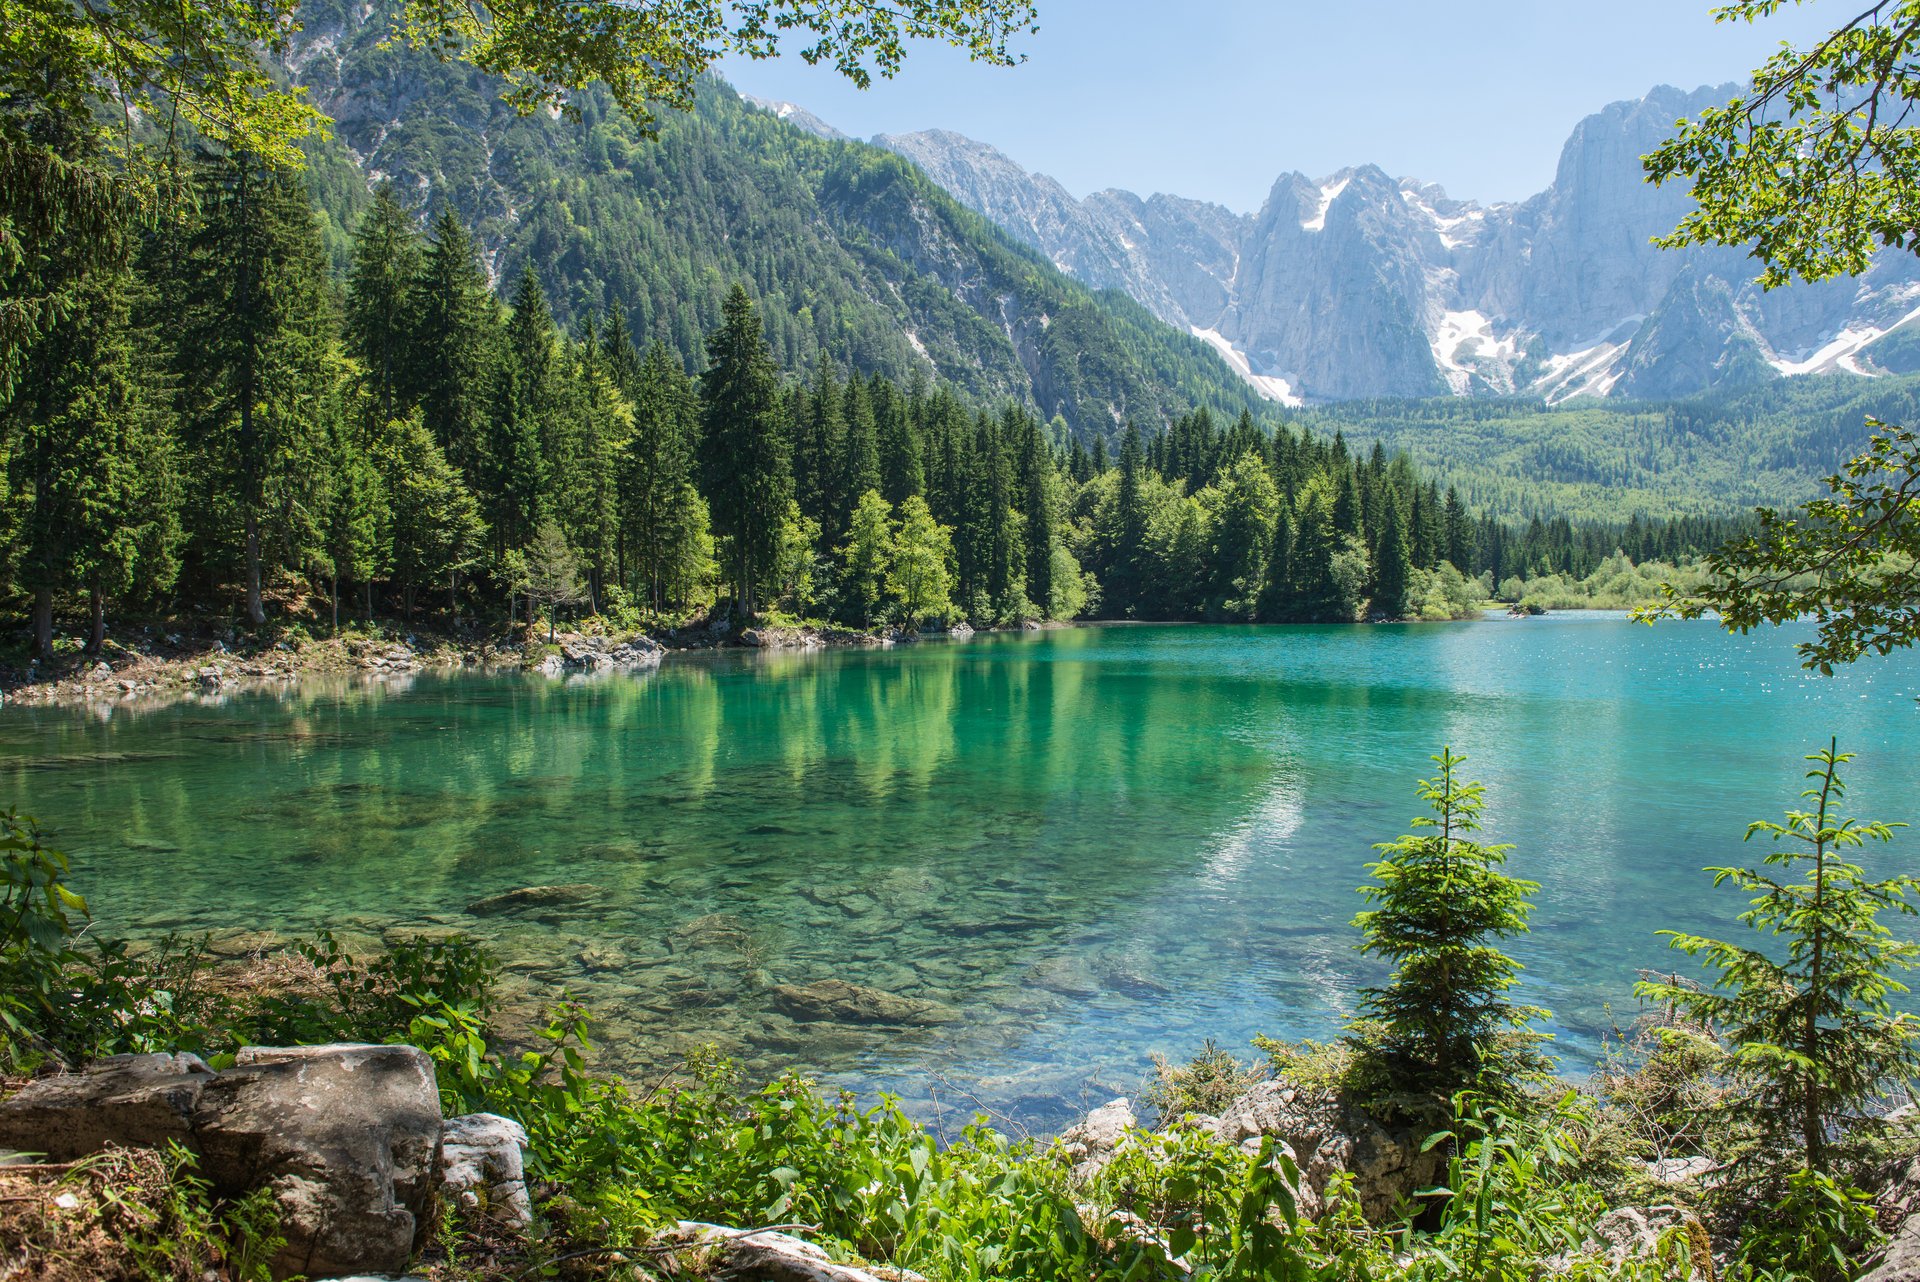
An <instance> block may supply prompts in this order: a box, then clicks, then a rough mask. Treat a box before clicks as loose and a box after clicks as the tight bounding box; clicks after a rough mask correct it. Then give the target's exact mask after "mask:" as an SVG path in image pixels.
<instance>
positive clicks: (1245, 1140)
mask: <svg viewBox="0 0 1920 1282" xmlns="http://www.w3.org/2000/svg"><path fill="white" fill-rule="evenodd" d="M1214 1134H1215V1135H1217V1136H1219V1138H1221V1139H1222V1140H1225V1141H1226V1142H1227V1143H1229V1144H1239V1145H1240V1146H1241V1147H1242V1148H1244V1149H1247V1150H1248V1151H1253V1150H1255V1149H1257V1148H1258V1147H1259V1144H1260V1141H1261V1139H1262V1138H1263V1137H1265V1136H1272V1137H1273V1138H1274V1139H1275V1140H1277V1141H1279V1142H1280V1143H1281V1144H1283V1145H1284V1146H1285V1147H1286V1148H1287V1149H1288V1150H1289V1151H1290V1152H1291V1154H1292V1156H1293V1159H1294V1161H1295V1162H1296V1163H1297V1164H1298V1165H1299V1168H1300V1179H1301V1190H1300V1192H1301V1202H1302V1209H1303V1210H1305V1211H1307V1213H1309V1214H1317V1213H1318V1212H1319V1210H1320V1208H1321V1199H1322V1197H1323V1196H1324V1194H1325V1192H1326V1188H1327V1184H1328V1182H1329V1181H1330V1180H1332V1178H1333V1177H1334V1176H1335V1175H1336V1174H1338V1173H1339V1172H1341V1171H1347V1172H1350V1173H1351V1174H1352V1176H1353V1190H1354V1193H1355V1195H1356V1196H1357V1197H1358V1198H1359V1199H1360V1206H1361V1209H1362V1210H1363V1211H1364V1212H1365V1213H1366V1215H1367V1218H1369V1219H1372V1220H1381V1219H1384V1218H1386V1217H1388V1216H1389V1215H1391V1214H1392V1213H1393V1210H1394V1208H1395V1205H1396V1204H1397V1203H1398V1202H1399V1201H1400V1200H1401V1199H1403V1198H1408V1197H1411V1196H1412V1195H1413V1193H1414V1192H1415V1191H1416V1190H1418V1189H1420V1188H1424V1187H1426V1186H1427V1185H1428V1184H1430V1183H1432V1181H1433V1179H1434V1178H1435V1177H1436V1176H1437V1174H1438V1173H1439V1169H1440V1157H1439V1154H1438V1152H1427V1153H1423V1152H1421V1151H1420V1139H1419V1137H1416V1136H1415V1135H1414V1134H1412V1133H1411V1132H1404V1131H1403V1132H1389V1131H1387V1130H1386V1129H1385V1128H1383V1127H1382V1126H1380V1125H1379V1123H1377V1122H1375V1121H1374V1120H1373V1119H1372V1118H1370V1117H1368V1116H1367V1115H1366V1114H1365V1113H1364V1112H1362V1111H1361V1110H1360V1109H1358V1108H1355V1107H1354V1106H1352V1105H1351V1104H1349V1103H1348V1102H1347V1101H1346V1100H1344V1099H1342V1098H1341V1096H1340V1095H1339V1093H1338V1092H1336V1091H1332V1090H1325V1089H1315V1088H1308V1087H1304V1086H1299V1085H1296V1084H1295V1083H1293V1082H1291V1081H1289V1080H1287V1079H1286V1078H1284V1077H1280V1078H1274V1079H1272V1080H1270V1081H1265V1082H1260V1083H1257V1084H1256V1085H1255V1086H1254V1087H1253V1088H1252V1089H1251V1090H1249V1091H1248V1092H1247V1093H1246V1094H1245V1095H1242V1096H1241V1097H1240V1098H1239V1099H1237V1100H1235V1101H1234V1102H1233V1103H1232V1104H1230V1105H1228V1106H1227V1108H1226V1110H1225V1111H1224V1112H1222V1113H1221V1114H1220V1119H1219V1121H1217V1122H1216V1123H1215V1124H1214Z"/></svg>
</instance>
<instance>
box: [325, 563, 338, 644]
mask: <svg viewBox="0 0 1920 1282" xmlns="http://www.w3.org/2000/svg"><path fill="white" fill-rule="evenodd" d="M332 582H333V586H332V587H330V588H328V589H327V596H328V597H329V598H330V599H331V600H332V601H333V635H334V636H336V637H337V636H339V635H340V572H339V571H338V570H336V571H334V574H333V580H332Z"/></svg>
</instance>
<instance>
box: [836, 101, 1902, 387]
mask: <svg viewBox="0 0 1920 1282" xmlns="http://www.w3.org/2000/svg"><path fill="white" fill-rule="evenodd" d="M1737 91H1738V87H1737V86H1731V85H1728V86H1719V87H1711V88H1704V89H1699V90H1695V91H1693V92H1691V93H1687V92H1682V91H1680V90H1677V89H1673V88H1670V87H1666V86H1662V87H1660V88H1657V89H1655V90H1653V91H1652V92H1651V93H1649V94H1648V95H1647V96H1646V97H1644V98H1641V99H1637V100H1635V101H1631V102H1620V103H1614V104H1612V105H1610V106H1608V107H1605V108H1603V109H1602V110H1600V111H1598V112H1596V113H1594V114H1593V115H1592V116H1589V117H1587V118H1586V119H1585V120H1583V121H1581V122H1580V123H1579V124H1578V125H1577V126H1576V127H1575V128H1574V130H1573V133H1572V134H1571V136H1570V137H1569V138H1568V140H1567V143H1566V146H1565V147H1564V148H1563V149H1562V152H1561V156H1560V162H1559V165H1558V168H1557V170H1556V172H1555V176H1554V181H1553V183H1552V184H1551V185H1550V186H1549V187H1548V188H1547V189H1546V190H1545V191H1543V192H1541V193H1539V194H1538V195H1536V196H1533V197H1532V198H1530V199H1528V200H1525V201H1521V202H1518V203H1512V204H1494V205H1481V204H1477V203H1475V202H1472V201H1466V200H1458V199H1455V198H1452V197H1450V196H1448V194H1447V193H1446V192H1445V191H1444V190H1443V189H1442V188H1440V187H1439V186H1437V185H1434V184H1430V183H1421V182H1419V181H1416V180H1414V179H1408V178H1402V179H1397V180H1396V179H1392V178H1389V177H1388V176H1387V175H1386V174H1385V173H1383V172H1382V171H1381V170H1380V169H1379V168H1377V167H1376V166H1371V165H1363V166H1359V167H1357V168H1351V169H1343V170H1341V171H1339V172H1338V173H1335V174H1332V175H1329V176H1327V177H1324V178H1320V179H1313V178H1309V177H1307V176H1305V175H1302V174H1285V175H1282V176H1281V177H1280V178H1279V179H1278V180H1277V181H1276V182H1275V183H1274V185H1273V188H1272V190H1271V191H1270V192H1269V194H1268V196H1267V200H1266V203H1265V204H1264V205H1263V206H1262V207H1261V209H1259V210H1258V211H1256V212H1254V213H1252V214H1236V213H1234V212H1232V211H1230V210H1226V209H1223V208H1221V207H1220V206H1217V205H1211V204H1207V203H1205V202H1201V201H1194V200H1188V199H1185V198H1182V197H1178V196H1167V195H1155V196H1152V197H1148V198H1146V199H1142V198H1141V197H1139V196H1136V195H1134V194H1132V193H1131V192H1125V191H1104V192H1097V193H1095V194H1094V195H1091V196H1088V197H1087V198H1086V199H1084V200H1076V199H1075V198H1074V197H1073V196H1072V194H1071V193H1069V192H1068V191H1067V190H1066V189H1065V188H1064V187H1062V186H1061V185H1060V184H1059V183H1057V182H1055V181H1054V180H1053V179H1051V178H1048V177H1046V176H1044V175H1036V174H1032V173H1029V172H1028V171H1027V170H1025V169H1024V168H1022V167H1021V166H1020V165H1018V164H1017V163H1016V162H1014V161H1013V160H1011V159H1009V158H1008V157H1007V156H1005V155H1003V154H1002V153H1000V152H999V151H997V150H995V149H994V148H992V147H990V146H988V145H986V144H984V143H980V142H976V141H974V140H972V139H968V138H964V137H962V136H961V135H958V134H953V133H948V132H945V131H933V132H929V133H920V134H906V135H897V136H883V137H880V138H876V139H875V140H874V141H875V142H876V143H877V144H879V145H880V146H883V147H887V148H889V149H891V150H893V151H895V152H898V153H900V154H901V155H904V156H906V157H907V158H909V159H911V160H913V161H914V162H915V163H917V164H919V165H920V166H921V167H922V168H923V169H925V170H926V171H927V173H928V174H929V175H930V176H931V177H932V178H933V179H934V180H935V181H936V182H938V183H940V184H941V185H942V186H944V187H946V188H947V190H948V191H950V192H952V193H953V194H954V196H955V197H957V198H958V199H959V200H960V201H961V203H963V204H966V205H968V206H969V207H971V208H973V209H974V210H975V211H977V212H979V213H981V214H983V215H985V216H986V217H987V218H989V219H991V220H992V221H994V222H996V223H998V224H999V225H1000V226H1001V227H1002V228H1004V229H1005V230H1006V231H1007V232H1008V233H1010V234H1011V235H1013V236H1014V237H1016V238H1017V239H1020V240H1022V241H1025V242H1026V243H1028V244H1030V245H1032V246H1034V247H1035V248H1036V249H1038V250H1040V251H1041V252H1042V253H1044V254H1045V255H1047V256H1048V257H1049V258H1051V259H1052V260H1053V261H1054V262H1055V263H1056V264H1057V265H1058V266H1059V267H1060V268H1061V269H1062V270H1063V271H1066V272H1069V273H1070V274H1072V275H1075V276H1078V277H1079V278H1080V279H1082V280H1083V281H1085V282H1086V283H1088V284H1089V285H1093V286H1095V287H1097V288H1117V289H1122V290H1125V291H1126V292H1127V293H1129V294H1131V295H1132V296H1133V297H1134V298H1135V299H1137V300H1138V301H1139V302H1140V303H1141V304H1143V305H1144V306H1146V307H1147V308H1148V309H1149V310H1151V311H1153V312H1154V313H1155V314H1156V315H1158V316H1159V317H1160V318H1161V319H1163V320H1165V321H1167V322H1169V323H1170V324H1173V325H1176V326H1178V327H1180V328H1181V329H1183V330H1185V331H1187V332H1189V333H1192V334H1194V335H1196V336H1197V337H1200V338H1201V339H1203V340H1204V341H1206V342H1208V343H1209V344H1211V345H1212V346H1214V347H1215V348H1216V349H1217V350H1219V351H1220V353H1221V354H1222V356H1223V357H1225V358H1226V359H1227V361H1228V362H1229V363H1230V364H1232V365H1233V366H1234V368H1235V369H1236V370H1238V371H1239V372H1240V374H1241V377H1242V378H1244V379H1245V380H1246V381H1247V382H1248V383H1249V384H1251V385H1252V386H1254V387H1255V388H1256V389H1258V390H1259V391H1260V393H1261V394H1262V395H1263V396H1267V397H1269V398H1271V399H1275V400H1281V401H1284V402H1286V403H1289V404H1291V403H1295V402H1298V401H1302V400H1305V401H1330V400H1344V399H1353V398H1362V397H1375V396H1425V395H1435V394H1445V393H1448V392H1451V393H1452V394H1454V395H1459V396H1473V395H1513V394H1523V395H1533V396H1540V397H1544V398H1545V399H1547V400H1550V401H1556V402H1557V401H1561V400H1566V399H1570V398H1572V397H1576V396H1608V395H1619V396H1656V395H1658V396H1680V395H1687V394H1690V393H1692V392H1697V391H1702V390H1705V389H1707V388H1709V387H1720V386H1728V385H1735V384H1742V383H1749V382H1754V381H1760V380H1765V379H1769V378H1775V377H1780V376H1786V375H1797V374H1804V373H1828V372H1843V373H1851V374H1858V375H1860V376H1863V377H1871V376H1873V375H1874V374H1876V373H1878V372H1882V371H1883V370H1885V369H1888V368H1890V367H1893V366H1895V365H1898V366H1899V367H1900V368H1902V369H1904V368H1906V367H1907V365H1908V364H1910V363H1913V362H1916V361H1920V327H1916V328H1915V329H1913V330H1910V331H1906V332H1904V333H1902V334H1901V335H1898V336H1894V331H1895V330H1896V329H1898V328H1899V327H1900V326H1901V325H1902V324H1904V323H1905V322H1907V321H1910V320H1920V315H1916V311H1917V310H1920V262H1917V261H1916V260H1915V259H1914V258H1911V257H1904V256H1893V255H1883V256H1882V258H1881V260H1880V261H1878V262H1876V263H1875V264H1874V266H1873V268H1872V270H1871V271H1869V272H1868V273H1867V275H1865V276H1863V277H1862V278H1860V279H1859V280H1858V281H1839V282H1826V283H1823V284H1820V285H1815V286H1806V285H1796V286H1792V287H1789V288H1785V289H1780V290H1774V291H1771V292H1763V291H1761V290H1760V289H1758V287H1757V286H1755V285H1754V284H1753V283H1752V280H1751V278H1752V277H1753V275H1754V274H1755V272H1754V268H1753V265H1752V263H1751V262H1750V261H1749V260H1748V259H1747V258H1746V257H1745V255H1744V254H1743V253H1741V252H1740V251H1737V250H1728V249H1696V250H1687V251H1667V250H1661V249H1658V248H1656V247H1655V246H1654V245H1653V243H1652V241H1653V238H1654V237H1655V236H1657V235H1659V234H1661V233H1663V232H1665V231H1668V230H1670V229H1671V228H1672V227H1673V226H1674V224H1675V223H1676V222H1678V221H1679V219H1680V217H1681V216H1682V215H1683V214H1684V213H1685V212H1686V210H1687V209H1688V207H1689V202H1688V198H1687V196H1686V194H1685V192H1684V191H1682V190H1680V189H1678V188H1676V187H1674V186H1671V185H1670V186H1668V187H1664V188H1661V187H1653V186H1651V185H1649V184H1647V183H1646V182H1645V181H1644V174H1643V172H1642V170H1641V167H1640V157H1641V156H1643V155H1645V154H1646V153H1647V152H1649V151H1651V150H1653V149H1654V147H1656V146H1658V145H1659V143H1660V142H1661V141H1662V140H1663V139H1664V138H1666V137H1667V136H1668V135H1669V134H1670V132H1671V130H1672V128H1673V122H1674V121H1675V120H1676V119H1679V118H1683V117H1686V116H1689V115H1691V114H1693V113H1695V112H1697V111H1699V110H1700V109H1701V108H1702V107H1704V106H1707V105H1709V104H1713V103H1721V102H1725V101H1727V100H1728V99H1729V98H1730V97H1732V96H1733V95H1734V94H1735V93H1736V92H1737ZM1876 344H1879V345H1880V347H1881V349H1882V355H1881V356H1880V357H1879V358H1876V355H1875V352H1874V350H1873V349H1874V347H1875V345H1876ZM1896 347H1897V349H1898V352H1897V354H1895V348H1896ZM1909 350H1911V351H1913V352H1914V353H1915V354H1914V355H1913V356H1911V357H1909V356H1908V355H1906V353H1907V352H1908V351H1909Z"/></svg>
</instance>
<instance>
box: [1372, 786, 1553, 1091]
mask: <svg viewBox="0 0 1920 1282" xmlns="http://www.w3.org/2000/svg"><path fill="white" fill-rule="evenodd" d="M1433 760H1434V762H1435V763H1436V764H1437V765H1438V766H1439V767H1440V773H1439V774H1438V775H1436V776H1435V777H1433V778H1431V779H1423V780H1421V781H1420V785H1419V794H1420V797H1421V798H1422V799H1423V800H1424V801H1426V802H1427V804H1428V805H1429V806H1430V807H1431V808H1432V810H1433V814H1434V817H1431V818H1429V817H1426V816H1422V817H1419V818H1416V819H1415V820H1414V821H1413V825H1414V827H1415V829H1416V830H1417V831H1415V832H1414V833H1412V834H1409V835H1408V836H1405V837H1402V838H1400V839H1399V840H1397V841H1391V842H1383V843H1381V844H1380V845H1378V846H1376V847H1375V849H1377V850H1379V851H1381V852H1382V855H1383V858H1381V859H1379V860H1376V861H1375V862H1373V863H1370V864H1368V865H1367V871H1368V872H1369V873H1370V874H1371V875H1372V876H1373V878H1374V883H1373V884H1371V885H1368V886H1365V887H1362V889H1361V892H1360V893H1361V894H1362V895H1364V896H1365V897H1366V898H1367V899H1368V900H1369V901H1370V902H1372V903H1374V904H1376V905H1378V906H1377V907H1375V908H1371V909H1368V910H1366V911H1364V912H1362V913H1360V914H1359V915H1358V916H1356V917H1355V918H1354V925H1355V926H1356V927H1358V928H1359V929H1360V931H1361V933H1362V935H1363V936H1364V942H1363V943H1362V944H1361V950H1362V951H1363V952H1367V953H1371V954H1375V955H1377V956H1381V957H1384V958H1386V959H1387V960H1388V961H1390V962H1391V963H1393V966H1394V971H1393V974H1392V977H1391V978H1390V979H1389V980H1388V982H1387V984H1386V986H1385V987H1383V988H1370V989H1367V990H1365V991H1364V992H1363V993H1362V994H1361V1016H1362V1019H1363V1020H1364V1021H1367V1022H1369V1023H1370V1024H1373V1025H1376V1026H1377V1035H1375V1036H1369V1037H1366V1038H1357V1039H1356V1040H1355V1050H1356V1054H1357V1056H1358V1060H1359V1062H1358V1063H1357V1064H1356V1066H1355V1074H1356V1078H1357V1080H1358V1082H1359V1084H1360V1087H1361V1091H1362V1094H1363V1096H1366V1097H1371V1098H1372V1099H1373V1100H1374V1101H1376V1102H1377V1104H1378V1106H1379V1107H1381V1108H1383V1109H1384V1110H1386V1111H1388V1112H1394V1113H1405V1114H1408V1115H1410V1116H1412V1117H1416V1118H1419V1117H1423V1116H1429V1115H1431V1114H1432V1113H1433V1112H1434V1111H1435V1110H1436V1109H1437V1108H1441V1107H1444V1105H1445V1103H1446V1101H1448V1100H1450V1099H1452V1098H1453V1097H1454V1096H1455V1095H1457V1094H1459V1093H1460V1092H1462V1091H1472V1092H1474V1093H1476V1094H1479V1095H1483V1096H1487V1097H1490V1098H1494V1099H1501V1098H1510V1097H1511V1096H1512V1095H1513V1093H1514V1092H1515V1091H1516V1090H1517V1088H1518V1087H1519V1085H1520V1084H1521V1083H1522V1082H1524V1081H1526V1080H1527V1079H1529V1078H1531V1077H1534V1076H1537V1075H1538V1074H1540V1073H1541V1072H1542V1071H1543V1069H1544V1063H1543V1061H1542V1059H1541V1057H1540V1055H1539V1053H1538V1051H1537V1050H1536V1049H1535V1047H1536V1043H1537V1041H1538V1040H1539V1038H1538V1035H1537V1034H1534V1033H1532V1032H1530V1031H1529V1028H1528V1025H1529V1023H1530V1022H1531V1021H1532V1020H1533V1019H1534V1018H1536V1017H1538V1016H1540V1015H1542V1014H1544V1012H1542V1011H1540V1010H1538V1009H1536V1008H1534V1007H1529V1006H1515V1005H1513V1004H1512V1003H1510V1002H1509V1001H1508V1000H1507V997H1506V993H1507V991H1508V990H1509V989H1511V988H1512V987H1513V984H1514V982H1515V979H1516V978H1517V977H1518V975H1519V971H1520V964H1519V963H1518V962H1516V961H1514V960H1513V959H1512V958H1510V957H1508V956H1507V955H1506V954H1505V953H1503V952H1501V951H1500V949H1499V948H1498V947H1496V946H1495V944H1494V943H1493V941H1495V940H1499V939H1503V938H1511V937H1512V936H1514V935H1518V934H1522V933H1524V932H1525V931H1526V929H1527V916H1528V913H1529V911H1530V910H1531V907H1532V905H1531V904H1529V903H1528V902H1527V896H1528V895H1531V894H1533V893H1534V892H1535V891H1536V890H1537V889H1538V886H1537V885H1536V884H1535V883H1533V882H1528V881H1521V880H1519V879H1517V878H1515V877H1512V876H1509V875H1508V874H1507V873H1505V872H1504V871H1503V870H1502V867H1503V865H1504V864H1505V863H1506V857H1507V851H1508V850H1510V849H1511V847H1510V846H1488V845H1482V844H1481V843H1479V842H1477V841H1474V840H1472V839H1471V837H1470V836H1468V834H1471V833H1474V832H1476V831H1478V830H1479V827H1480V809H1481V805H1482V801H1483V798H1484V795H1485V788H1484V787H1483V786H1482V785H1481V784H1478V783H1470V782H1465V781H1462V780H1461V779H1460V778H1459V777H1458V771H1459V768H1460V766H1461V765H1462V764H1463V763H1464V762H1465V760H1466V759H1465V758H1464V757H1460V756H1457V755H1455V754H1454V752H1453V750H1452V749H1450V748H1443V749H1441V751H1440V753H1439V755H1438V756H1436V757H1434V758H1433Z"/></svg>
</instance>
